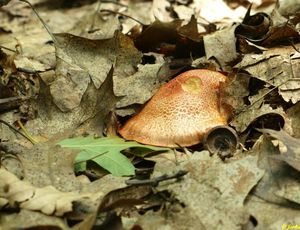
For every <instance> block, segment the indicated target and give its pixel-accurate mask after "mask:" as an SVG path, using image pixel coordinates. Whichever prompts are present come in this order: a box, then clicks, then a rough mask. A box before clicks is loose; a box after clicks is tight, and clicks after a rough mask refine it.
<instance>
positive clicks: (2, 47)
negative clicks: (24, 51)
mask: <svg viewBox="0 0 300 230" xmlns="http://www.w3.org/2000/svg"><path fill="white" fill-rule="evenodd" d="M0 48H1V49H5V50H8V51H11V52H13V53H16V52H17V51H15V50H13V49H11V48H7V47H5V46H1V45H0Z"/></svg>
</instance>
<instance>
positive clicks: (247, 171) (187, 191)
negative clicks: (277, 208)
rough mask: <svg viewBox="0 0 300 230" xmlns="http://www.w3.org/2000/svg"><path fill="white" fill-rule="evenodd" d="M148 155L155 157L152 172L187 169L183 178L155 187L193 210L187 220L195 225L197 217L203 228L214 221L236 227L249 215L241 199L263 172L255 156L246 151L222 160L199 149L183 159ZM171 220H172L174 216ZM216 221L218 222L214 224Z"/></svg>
mask: <svg viewBox="0 0 300 230" xmlns="http://www.w3.org/2000/svg"><path fill="white" fill-rule="evenodd" d="M170 158H171V159H170ZM151 159H153V160H155V161H156V165H155V173H154V175H153V176H157V175H161V174H164V173H170V170H171V172H172V171H173V172H174V171H176V170H185V171H188V172H189V173H188V174H187V175H186V176H185V177H184V179H183V180H180V181H177V182H176V183H172V182H166V183H161V184H160V186H159V187H158V189H159V190H160V191H163V190H168V191H169V192H171V194H173V196H174V197H176V199H178V200H179V202H181V203H183V205H184V207H185V208H183V210H184V212H187V213H194V215H192V216H193V217H197V218H193V219H192V220H191V221H193V220H194V221H198V222H197V223H196V222H194V225H195V226H197V224H198V223H199V221H200V222H201V223H202V224H203V225H204V227H206V228H207V227H208V226H212V225H214V228H215V229H240V228H239V226H240V225H241V224H242V223H244V222H245V221H246V220H247V218H249V216H248V214H247V212H246V211H245V209H244V205H243V203H244V201H245V199H246V197H247V196H248V194H249V192H250V191H251V189H252V188H253V187H254V186H255V185H256V184H257V183H258V181H259V180H260V179H261V178H262V176H263V170H261V169H259V168H258V167H257V157H255V156H249V155H248V156H245V157H244V158H241V159H231V160H230V161H229V162H227V163H224V162H223V161H222V160H220V159H219V158H218V156H213V157H210V156H209V153H208V152H206V151H203V152H196V153H194V154H193V155H192V156H191V157H190V158H189V159H187V160H185V161H182V160H183V159H184V158H181V157H180V156H177V159H176V158H174V157H170V156H169V157H166V156H165V155H164V154H161V155H159V156H157V157H155V158H151ZM176 160H178V162H177V165H176ZM173 221H174V223H176V219H173ZM220 222H222V225H215V223H220Z"/></svg>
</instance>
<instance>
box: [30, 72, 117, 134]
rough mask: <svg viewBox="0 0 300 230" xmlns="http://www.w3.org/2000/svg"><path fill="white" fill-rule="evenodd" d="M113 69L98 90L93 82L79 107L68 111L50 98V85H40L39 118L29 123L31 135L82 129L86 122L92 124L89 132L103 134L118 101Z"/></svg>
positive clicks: (88, 124)
mask: <svg viewBox="0 0 300 230" xmlns="http://www.w3.org/2000/svg"><path fill="white" fill-rule="evenodd" d="M112 72H113V69H111V71H110V73H109V74H108V77H107V78H106V80H105V81H104V83H103V84H102V85H101V87H100V88H99V89H96V88H95V86H94V84H92V83H90V84H89V86H88V88H87V90H86V92H85V94H84V95H83V98H82V101H81V103H80V106H78V107H77V108H75V109H73V110H72V111H71V112H68V113H63V112H61V110H60V109H58V108H57V107H56V105H55V104H54V103H53V102H52V101H51V100H49V98H51V95H50V92H49V87H48V86H46V85H45V84H41V90H40V93H39V96H38V99H37V101H36V104H37V105H36V107H37V114H38V117H37V118H36V119H34V120H30V121H28V122H27V123H26V128H27V130H28V131H29V132H30V133H31V134H32V135H42V136H45V137H48V138H49V137H52V136H53V135H54V134H57V133H63V132H68V131H70V132H72V131H74V130H76V129H78V128H79V129H80V127H79V126H80V125H87V126H90V132H92V133H97V135H99V136H101V135H102V132H103V129H104V122H105V121H104V120H105V118H106V117H107V115H108V114H109V113H110V112H111V111H113V110H114V109H115V105H116V103H117V101H118V98H117V97H116V96H115V95H114V93H113V82H112ZM85 130H86V128H83V130H82V132H85ZM82 132H81V133H82Z"/></svg>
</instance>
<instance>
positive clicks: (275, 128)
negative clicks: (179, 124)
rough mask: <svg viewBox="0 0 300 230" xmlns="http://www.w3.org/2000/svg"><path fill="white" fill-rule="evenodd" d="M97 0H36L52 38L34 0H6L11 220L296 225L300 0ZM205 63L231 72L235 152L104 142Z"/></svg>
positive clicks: (4, 193)
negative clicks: (222, 154)
mask: <svg viewBox="0 0 300 230" xmlns="http://www.w3.org/2000/svg"><path fill="white" fill-rule="evenodd" d="M92 2H93V1H91V2H81V1H74V2H72V3H70V2H69V3H68V2H67V1H61V2H58V1H57V2H53V3H50V1H46V0H35V1H31V4H32V5H33V7H34V8H35V9H36V10H37V11H38V12H39V14H40V15H41V17H42V18H43V20H44V21H46V22H47V25H48V27H49V28H51V31H52V32H51V33H50V35H49V34H48V33H47V31H46V30H45V28H44V27H43V25H42V23H41V22H40V21H39V20H38V19H37V17H36V15H34V13H33V11H32V9H31V8H30V7H28V5H26V4H25V3H24V2H22V1H18V0H12V1H0V5H1V8H0V14H1V19H0V28H1V30H0V31H1V32H0V51H1V53H0V67H1V68H0V108H1V109H0V156H1V166H2V167H1V169H0V170H1V173H0V177H1V180H0V187H1V196H0V204H1V219H0V223H1V228H2V229H12V228H19V227H20V226H21V227H23V228H34V227H40V228H42V229H43V228H44V227H45V226H52V227H54V228H58V229H92V226H94V227H99V228H103V227H104V228H105V229H112V228H107V227H105V226H107V225H105V223H106V222H109V221H110V220H111V221H112V222H114V223H115V224H119V225H122V223H123V228H125V229H136V228H138V229H207V228H209V227H211V226H213V227H214V228H215V229H282V226H290V227H293V226H296V225H297V224H299V202H300V199H299V188H300V187H299V183H298V180H297V178H299V168H300V167H299V162H298V161H299V159H298V158H299V156H298V155H299V149H300V144H299V139H297V138H299V133H300V131H299V130H300V129H299V112H298V110H299V100H300V97H299V95H300V92H299V82H300V81H299V78H300V77H299V71H298V69H299V67H298V66H299V22H300V20H299V15H298V14H297V13H296V12H297V11H296V9H297V8H298V9H299V3H298V2H297V1H289V3H287V2H285V1H280V2H279V4H277V5H275V4H274V1H273V2H272V1H255V3H253V4H252V6H249V5H247V4H244V3H243V4H241V2H240V1H230V2H225V1H221V0H220V1H214V2H210V1H207V2H204V1H198V0H194V1H172V2H171V1H156V0H154V1H138V2H135V1H134V2H133V1H123V0H122V1H99V2H96V1H95V2H94V3H92ZM216 10H217V12H222V13H221V14H220V13H214V12H216ZM51 35H52V38H51ZM195 67H196V68H209V69H212V70H217V71H223V73H225V74H226V75H228V77H229V82H227V83H226V84H225V85H224V87H223V89H222V92H221V95H222V101H221V103H225V104H228V105H230V106H231V109H232V111H233V115H232V119H231V123H230V125H231V126H232V127H233V128H234V129H235V130H236V131H237V132H238V135H239V138H240V140H239V141H240V144H239V148H238V149H237V150H236V151H235V152H233V153H232V154H231V157H229V158H225V159H224V158H222V159H220V158H219V156H218V155H213V156H211V155H210V154H209V153H208V152H207V151H205V150H203V146H202V145H201V144H200V145H197V146H194V147H192V148H187V149H186V148H183V149H182V148H179V149H176V150H175V149H174V150H169V151H168V152H167V153H161V150H165V149H163V148H159V147H153V146H144V145H141V144H138V143H135V142H127V141H125V140H123V139H120V138H118V137H115V136H108V137H104V138H103V136H105V133H106V134H107V135H111V134H112V133H113V134H115V135H116V133H117V130H118V129H119V127H120V126H121V125H122V124H124V122H125V121H126V120H127V119H128V116H129V115H132V114H133V113H134V112H136V111H139V110H140V109H141V108H142V107H143V105H144V104H145V103H146V102H147V101H148V100H149V99H150V98H151V97H152V96H153V94H155V92H156V91H157V90H158V88H159V87H160V86H161V85H163V84H164V83H165V82H167V81H169V80H170V79H171V78H173V77H174V76H176V75H177V74H178V73H181V72H183V71H185V70H189V69H191V68H195ZM115 115H117V117H116V119H115V120H111V121H110V122H108V120H110V119H111V118H112V117H113V116H115ZM2 121H3V122H2ZM7 124H8V125H9V126H8V125H7ZM20 130H21V131H22V132H23V134H24V136H25V137H26V139H25V138H24V137H23V136H20V135H19V134H18V133H17V131H20ZM107 130H109V131H107ZM87 135H88V136H87ZM85 136H87V137H85ZM28 140H31V141H32V140H35V141H36V140H38V141H39V142H41V143H38V144H36V145H34V146H33V145H32V144H31V142H30V141H28ZM57 143H60V144H61V145H62V146H63V147H70V148H71V149H72V148H73V149H75V150H68V149H67V148H60V147H58V146H56V144H57ZM76 162H77V163H76ZM182 170H184V171H185V172H187V174H186V175H184V176H179V174H178V172H181V171H182ZM124 175H131V177H130V180H127V179H128V177H127V178H126V177H120V176H124ZM166 175H167V176H166ZM161 178H173V179H172V180H166V181H164V179H162V181H160V180H161ZM125 180H127V182H126V183H127V184H128V183H129V184H130V183H133V181H135V183H138V186H133V185H131V186H126V184H125ZM158 180H159V181H160V183H159V184H158V183H155V182H157V181H158ZM25 188H27V189H25ZM265 210H268V211H265ZM111 213H113V214H111ZM141 214H143V215H141ZM58 216H59V217H58ZM66 220H67V221H66ZM103 220H105V221H103ZM121 221H122V223H121ZM71 222H73V224H70V223H71ZM74 223H75V224H74ZM43 226H44V227H43Z"/></svg>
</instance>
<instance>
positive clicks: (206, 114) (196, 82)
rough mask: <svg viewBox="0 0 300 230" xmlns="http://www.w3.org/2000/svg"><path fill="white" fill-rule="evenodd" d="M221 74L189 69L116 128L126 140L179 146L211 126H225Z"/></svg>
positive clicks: (226, 114)
mask: <svg viewBox="0 0 300 230" xmlns="http://www.w3.org/2000/svg"><path fill="white" fill-rule="evenodd" d="M225 81H226V76H224V75H223V74H221V73H219V72H216V71H211V70H205V69H199V70H190V71H187V72H184V73H182V74H180V75H179V76H177V77H176V78H174V79H172V80H171V81H169V82H168V83H167V84H165V85H163V86H162V87H161V88H160V89H159V90H158V91H157V92H156V94H155V95H154V96H153V97H152V98H151V99H150V101H149V102H148V103H147V104H146V105H145V106H144V108H143V109H142V110H141V111H140V112H139V113H138V114H136V115H135V116H133V117H132V118H131V119H129V120H128V121H127V122H126V124H125V125H124V126H123V127H122V128H121V129H120V130H119V133H120V134H121V136H122V137H123V138H125V139H127V140H135V141H137V142H140V143H143V144H149V145H155V146H164V147H179V146H191V145H194V144H197V143H200V142H201V141H202V139H203V137H204V135H205V134H206V132H208V131H209V130H210V129H211V128H213V127H215V126H218V125H226V124H227V120H228V118H229V112H227V111H228V110H227V109H226V108H225V107H224V108H223V106H222V105H221V103H220V96H219V89H220V84H221V83H223V82H225Z"/></svg>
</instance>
